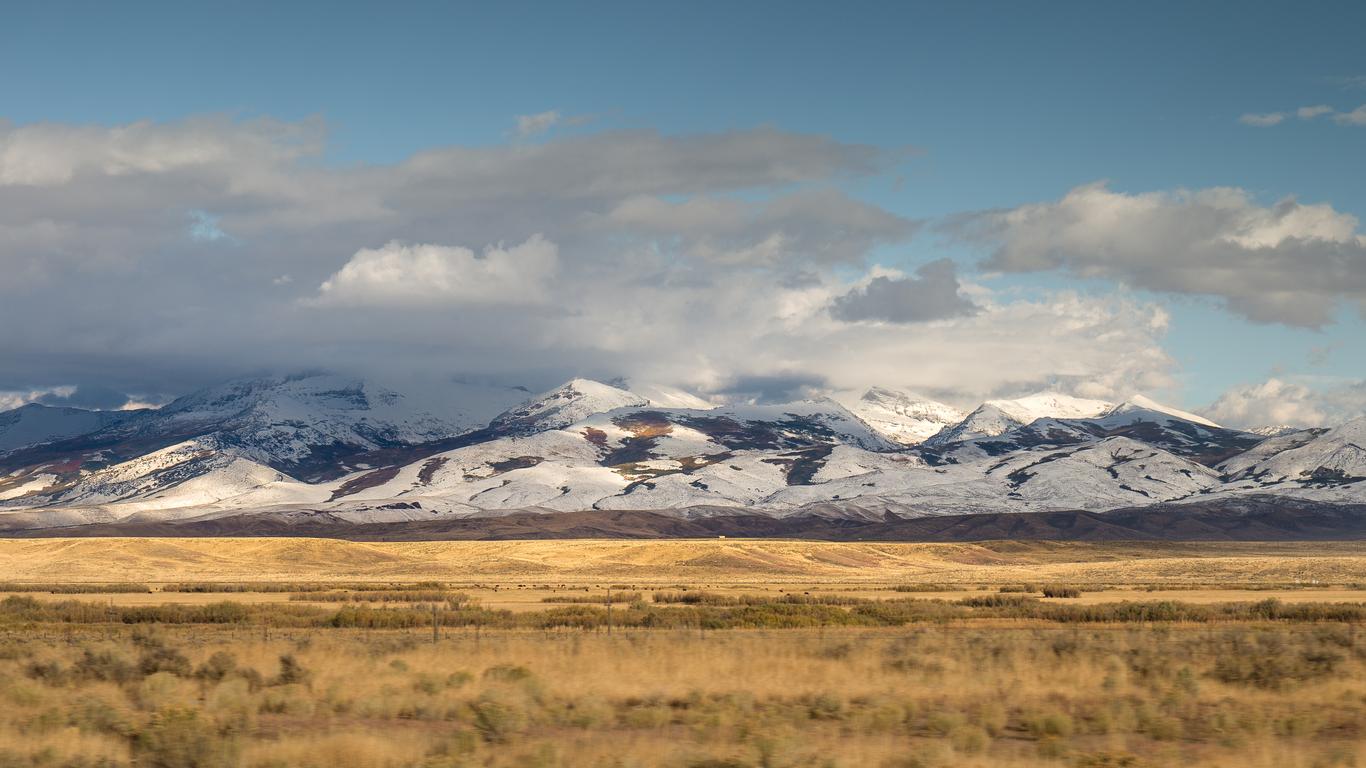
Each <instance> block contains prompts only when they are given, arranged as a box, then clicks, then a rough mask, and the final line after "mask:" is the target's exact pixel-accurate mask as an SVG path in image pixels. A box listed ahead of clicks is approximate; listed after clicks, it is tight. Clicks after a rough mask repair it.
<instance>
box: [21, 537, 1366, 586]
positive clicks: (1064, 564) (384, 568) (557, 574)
mask: <svg viewBox="0 0 1366 768" xmlns="http://www.w3.org/2000/svg"><path fill="white" fill-rule="evenodd" d="M0 574H3V578H4V579H5V580H7V581H35V582H54V581H62V582H108V581H138V582H149V583H164V582H181V581H229V582H242V581H264V582H268V581H424V580H440V581H445V582H463V583H477V582H487V583H498V584H509V583H513V584H515V583H519V582H524V583H535V584H557V583H593V582H602V581H628V582H631V583H639V584H673V583H685V584H699V583H701V584H744V583H763V584H812V583H815V584H899V583H907V584H911V583H936V582H938V583H949V584H978V583H1009V582H1020V581H1044V582H1062V583H1070V584H1082V585H1085V584H1098V583H1106V584H1152V583H1162V584H1173V585H1186V584H1218V585H1225V584H1237V585H1241V584H1265V583H1278V584H1286V585H1306V584H1314V583H1320V584H1338V585H1341V584H1354V583H1366V542H1329V543H1324V542H1314V543H1269V544H1263V543H1258V544H1227V543H1209V544H1201V543H1151V544H1149V543H1121V544H1093V543H1059V542H987V543H981V544H902V543H861V542H855V543H833V542H812V541H772V540H729V539H728V540H655V541H611V540H567V541H545V540H542V541H444V542H384V543H368V542H350V541H339V540H334V539H280V538H268V539H267V538H263V539H227V538H220V539H209V538H203V539H156V538H144V539H129V538H111V539H21V540H15V539H10V540H0Z"/></svg>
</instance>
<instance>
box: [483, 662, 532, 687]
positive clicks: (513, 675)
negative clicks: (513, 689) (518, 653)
mask: <svg viewBox="0 0 1366 768" xmlns="http://www.w3.org/2000/svg"><path fill="white" fill-rule="evenodd" d="M484 679H485V680H492V681H494V682H498V683H520V682H522V681H523V680H529V679H531V670H529V669H527V668H526V667H523V666H521V665H519V664H499V665H497V666H493V667H489V668H488V669H486V670H484Z"/></svg>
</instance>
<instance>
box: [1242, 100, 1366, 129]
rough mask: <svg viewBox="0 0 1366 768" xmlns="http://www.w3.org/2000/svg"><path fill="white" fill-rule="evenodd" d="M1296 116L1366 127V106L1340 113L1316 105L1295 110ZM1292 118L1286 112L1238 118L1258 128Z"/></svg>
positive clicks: (1252, 114)
mask: <svg viewBox="0 0 1366 768" xmlns="http://www.w3.org/2000/svg"><path fill="white" fill-rule="evenodd" d="M1294 115H1295V116H1296V117H1298V118H1299V119H1301V120H1315V119H1317V118H1320V117H1323V116H1325V115H1326V116H1328V117H1329V118H1330V119H1332V121H1333V122H1335V123H1337V124H1338V125H1366V104H1363V105H1361V106H1359V107H1357V108H1356V109H1354V110H1352V111H1351V112H1339V111H1337V110H1336V109H1334V108H1333V107H1330V106H1328V105H1327V104H1316V105H1314V106H1309V107H1300V108H1299V109H1297V110H1295V112H1294ZM1289 116H1290V113H1286V112H1263V113H1255V112H1251V113H1248V114H1245V115H1242V116H1241V117H1239V118H1238V122H1240V123H1242V124H1243V125H1251V126H1256V127H1258V128H1269V127H1271V126H1273V125H1280V124H1281V123H1283V122H1285V119H1286V118H1287V117H1289Z"/></svg>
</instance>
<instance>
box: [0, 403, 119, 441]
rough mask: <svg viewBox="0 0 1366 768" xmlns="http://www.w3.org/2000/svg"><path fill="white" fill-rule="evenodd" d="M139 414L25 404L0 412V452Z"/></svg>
mask: <svg viewBox="0 0 1366 768" xmlns="http://www.w3.org/2000/svg"><path fill="white" fill-rule="evenodd" d="M141 413H142V412H141V411H87V410H84V409H82V408H59V407H53V406H49V405H40V404H38V403H29V404H28V405H23V406H20V407H18V408H15V409H13V410H10V411H3V412H0V453H7V452H9V451H14V450H18V449H19V448H24V447H26V446H30V445H41V444H43V443H50V442H52V441H54V440H63V439H66V438H71V437H77V436H79V435H88V434H90V433H91V432H96V431H99V430H101V429H104V428H105V427H108V426H110V425H113V424H118V423H120V422H122V421H126V420H128V419H129V418H133V417H135V416H137V415H139V414H141Z"/></svg>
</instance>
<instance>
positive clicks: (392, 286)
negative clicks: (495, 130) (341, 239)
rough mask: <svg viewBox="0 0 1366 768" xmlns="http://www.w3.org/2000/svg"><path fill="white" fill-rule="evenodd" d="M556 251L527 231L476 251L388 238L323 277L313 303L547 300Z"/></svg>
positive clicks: (556, 258) (381, 303) (464, 302)
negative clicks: (511, 242)
mask: <svg viewBox="0 0 1366 768" xmlns="http://www.w3.org/2000/svg"><path fill="white" fill-rule="evenodd" d="M558 257H559V251H558V249H557V248H556V246H555V244H554V243H552V242H550V241H548V240H546V239H545V238H543V237H541V236H540V235H533V236H532V237H531V238H530V239H528V240H527V241H526V242H525V243H522V244H521V245H517V246H513V247H510V248H508V247H504V246H502V245H498V246H489V247H487V248H485V249H484V252H483V253H482V254H476V253H475V252H474V251H472V250H470V249H469V248H462V247H458V246H444V245H406V244H404V243H399V242H391V243H389V244H388V245H385V246H383V247H381V248H374V249H368V248H367V249H364V250H361V251H359V252H357V253H356V255H355V256H352V257H351V260H350V261H348V262H347V263H346V266H344V267H342V268H341V269H340V270H339V271H338V272H337V273H336V274H334V275H332V276H331V277H329V278H328V279H327V280H325V281H323V284H322V285H321V286H319V287H318V295H317V297H316V298H314V299H312V300H311V303H313V304H314V305H317V306H424V305H425V306H430V305H441V304H447V303H452V304H539V303H542V302H545V301H547V300H549V298H550V293H549V291H548V285H549V283H550V281H551V279H552V278H554V276H555V270H556V267H557V262H558Z"/></svg>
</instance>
